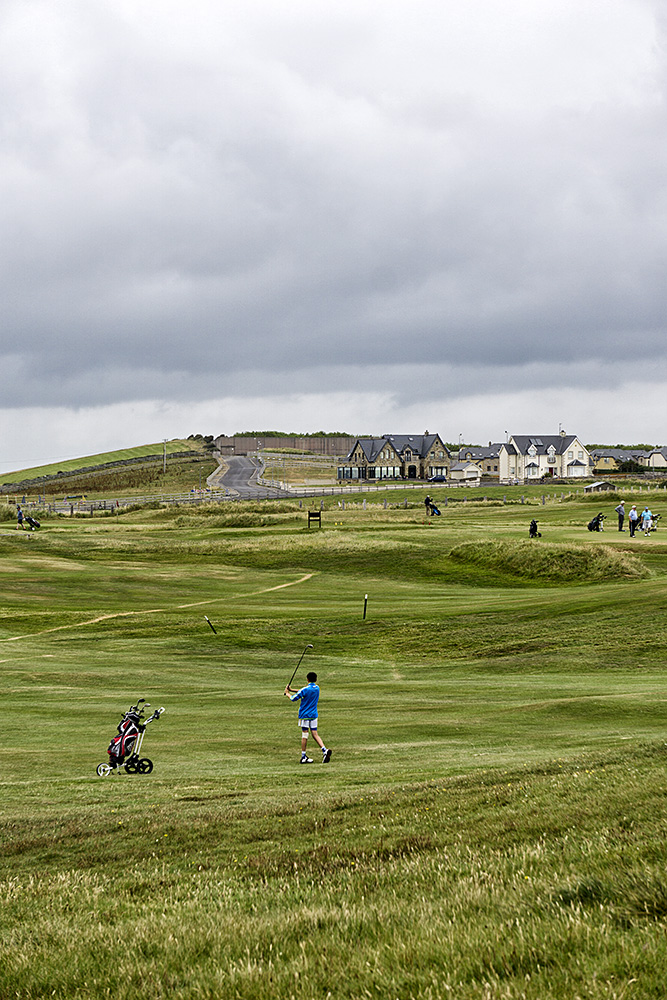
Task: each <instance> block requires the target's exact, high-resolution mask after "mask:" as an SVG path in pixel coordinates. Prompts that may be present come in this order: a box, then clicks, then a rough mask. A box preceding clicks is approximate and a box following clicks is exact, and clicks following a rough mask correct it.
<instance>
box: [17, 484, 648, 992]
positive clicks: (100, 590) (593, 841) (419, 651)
mask: <svg viewBox="0 0 667 1000" xmlns="http://www.w3.org/2000/svg"><path fill="white" fill-rule="evenodd" d="M645 497H646V501H645V502H649V503H650V504H651V506H652V507H653V509H654V510H656V509H657V510H660V504H661V502H662V499H663V497H664V491H661V492H656V493H655V494H645ZM413 499H414V498H411V501H412V500H413ZM642 499H644V497H642ZM600 504H602V506H600ZM593 505H595V506H596V508H597V509H605V505H606V507H609V508H610V510H611V508H612V507H613V504H610V503H609V501H608V500H607V499H606V498H605V499H604V500H600V498H596V499H595V501H594V502H592V501H590V500H589V499H588V498H586V499H583V498H581V499H576V498H573V499H569V500H566V499H563V500H561V498H560V494H558V496H556V495H554V496H552V497H550V498H549V499H548V501H547V502H545V504H542V503H541V502H540V501H539V499H538V498H537V497H535V496H533V497H532V505H531V504H521V503H520V502H519V499H518V498H514V499H513V502H512V503H506V504H503V503H502V502H500V501H498V500H492V501H488V502H486V503H485V502H483V501H480V502H477V503H473V502H468V501H467V502H466V503H463V502H456V503H454V502H452V503H451V504H449V505H448V506H447V507H444V505H443V508H444V509H443V516H442V517H441V518H431V519H427V518H425V516H424V513H423V509H419V503H418V502H417V503H414V502H413V503H412V506H410V505H408V506H405V504H403V503H402V498H400V499H396V498H394V499H393V500H391V499H390V500H389V501H388V504H387V507H385V506H384V500H383V498H382V497H380V498H378V499H377V500H376V502H375V503H373V504H371V503H370V502H369V503H368V504H367V505H366V508H365V509H364V507H363V505H362V503H361V501H360V502H359V503H356V504H355V503H352V502H350V503H347V504H346V507H345V509H343V507H342V505H341V504H340V502H338V501H336V500H333V499H328V500H327V501H326V504H325V511H324V516H323V523H324V528H323V529H322V530H317V529H311V530H310V531H309V530H308V529H307V527H306V518H305V512H304V511H303V510H300V509H299V507H298V505H297V504H296V503H295V502H276V503H268V502H267V503H262V504H255V505H252V504H238V505H233V506H229V505H218V506H215V505H208V506H204V507H202V508H199V509H197V510H190V509H182V510H181V509H179V508H169V509H167V508H162V509H155V510H143V511H134V512H130V513H125V514H122V515H120V516H117V517H114V518H105V519H103V518H100V519H97V520H96V519H89V520H77V519H69V520H68V519H57V518H53V519H46V520H44V522H43V527H42V529H41V530H40V531H39V532H35V533H32V534H30V533H22V532H17V531H15V530H13V529H8V528H7V529H5V530H2V531H0V556H1V557H2V563H3V570H4V573H3V580H4V587H3V597H2V619H1V620H0V669H1V670H2V681H3V683H2V688H1V691H0V698H1V700H2V718H3V740H2V742H1V744H0V795H1V801H2V815H1V825H0V830H1V836H2V846H3V853H2V873H1V876H0V898H1V899H2V902H3V907H2V911H1V913H2V915H1V916H0V941H1V942H2V955H3V957H2V960H1V961H0V996H1V997H5V996H7V997H21V998H25V1000H28V998H31V1000H32V998H37V997H47V996H55V997H62V998H70V997H74V998H79V997H81V998H83V997H91V998H93V997H94V998H96V997H106V996H108V997H114V998H126V997H127V998H129V997H130V996H133V995H134V994H135V993H137V992H138V991H139V992H141V993H142V995H143V996H145V997H148V998H162V997H165V998H166V997H177V998H184V1000H185V998H201V997H206V998H211V1000H213V998H219V997H223V998H226V997H230V998H232V997H234V998H236V997H242V998H249V1000H250V998H255V997H261V998H264V997H266V998H267V1000H268V998H280V1000H282V998H285V1000H287V998H290V997H292V996H295V997H296V996H299V997H322V998H326V997H327V996H330V997H332V998H338V997H343V998H354V1000H356V998H361V997H366V996H371V997H375V996H377V997H386V998H393V997H398V998H400V1000H409V998H412V997H419V998H422V997H423V998H440V997H455V998H478V997H479V998H489V1000H491V998H493V1000H495V998H506V997H507V998H517V1000H518V998H521V997H526V998H534V1000H544V998H551V997H554V998H556V997H558V998H563V1000H566V998H567V1000H569V998H573V997H575V996H580V997H594V998H597V997H600V998H602V997H605V998H607V997H608V998H612V997H619V998H620V997H624V998H628V1000H629V998H638V997H641V998H644V997H655V998H658V997H663V996H664V992H665V991H664V975H663V973H662V968H664V965H665V959H666V958H667V954H666V952H667V948H666V942H667V937H666V931H667V879H665V877H664V874H663V872H664V868H665V861H666V860H667V851H666V850H665V847H664V842H665V827H666V826H667V823H666V818H665V810H664V802H665V796H666V795H667V778H666V777H665V764H666V763H667V752H666V747H665V737H666V735H667V685H666V683H665V682H666V680H667V669H666V667H665V647H666V644H667V639H666V638H665V636H666V631H665V625H666V624H667V622H666V619H667V535H665V536H664V537H665V542H664V543H663V541H662V537H663V536H662V535H661V532H660V531H657V532H655V533H654V534H653V535H651V537H650V538H644V537H643V536H638V537H637V538H635V539H630V538H629V536H628V535H627V533H626V534H620V533H618V532H614V531H612V530H608V531H606V532H604V533H603V534H599V535H598V534H592V533H590V532H588V531H587V530H586V522H587V521H588V520H589V518H590V512H591V510H592V506H593ZM534 516H536V517H538V518H539V521H540V530H541V531H542V533H543V536H542V538H541V539H539V540H535V541H531V540H529V539H528V537H527V534H528V522H529V521H530V519H531V517H534ZM609 524H611V520H610V522H609ZM366 595H368V606H367V614H366V618H365V619H364V617H363V611H364V600H365V597H366ZM205 615H206V616H208V617H209V618H210V620H211V622H212V623H213V625H214V627H215V629H216V630H217V634H214V633H213V631H212V630H211V628H210V627H209V625H208V624H207V622H206V620H205V618H204V616H205ZM307 643H312V644H313V646H314V648H313V650H311V651H309V652H308V653H307V655H306V656H305V657H304V660H303V663H302V665H301V668H300V671H299V673H298V674H297V677H296V680H295V683H299V682H301V683H305V674H306V671H307V670H308V669H313V670H316V671H317V673H318V676H319V683H320V684H321V687H322V696H321V700H320V730H321V735H322V736H323V738H324V740H325V742H326V743H327V745H328V746H331V747H332V748H333V758H332V762H331V764H330V765H327V766H322V764H321V763H320V761H319V759H318V757H319V751H317V748H315V747H313V748H312V750H311V756H314V757H315V761H316V762H315V763H314V764H312V765H306V766H301V765H299V763H298V761H299V745H300V730H299V729H298V727H297V725H296V719H297V713H296V707H295V706H294V705H292V704H290V703H289V702H288V700H287V699H286V698H285V697H284V696H283V693H282V692H283V689H284V686H285V684H286V683H287V681H288V680H289V677H290V675H291V674H292V671H293V669H294V667H295V666H296V663H297V661H298V659H299V657H300V655H301V653H302V652H303V650H304V647H305V646H306V644H307ZM137 697H145V698H147V699H148V700H149V701H150V702H151V704H152V706H153V707H158V706H161V705H164V706H165V709H166V711H165V714H164V716H163V717H162V718H161V719H160V720H159V721H157V722H155V723H153V724H152V725H151V726H150V727H149V728H148V729H147V731H146V737H145V743H144V751H143V752H144V754H145V755H147V756H149V757H150V758H151V759H152V760H153V761H154V764H155V769H154V771H153V773H152V774H151V775H150V776H145V777H144V776H139V775H125V774H120V775H114V776H111V777H109V778H106V779H101V778H98V777H97V776H96V774H95V768H96V766H97V764H98V763H100V762H101V761H103V760H105V759H106V747H107V744H108V742H109V740H110V739H111V737H112V736H113V735H114V732H115V727H116V724H117V722H118V720H119V718H120V714H121V712H122V711H124V710H125V709H126V708H127V707H128V706H129V704H130V703H131V702H133V701H135V700H136V698H137ZM315 751H317V752H315Z"/></svg>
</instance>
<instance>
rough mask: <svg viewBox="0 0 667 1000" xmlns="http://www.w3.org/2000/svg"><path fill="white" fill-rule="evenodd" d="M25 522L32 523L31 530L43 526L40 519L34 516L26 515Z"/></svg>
mask: <svg viewBox="0 0 667 1000" xmlns="http://www.w3.org/2000/svg"><path fill="white" fill-rule="evenodd" d="M25 523H26V524H28V525H30V530H31V531H34V530H35V528H41V524H40V523H39V521H36V520H35V518H34V517H26V519H25Z"/></svg>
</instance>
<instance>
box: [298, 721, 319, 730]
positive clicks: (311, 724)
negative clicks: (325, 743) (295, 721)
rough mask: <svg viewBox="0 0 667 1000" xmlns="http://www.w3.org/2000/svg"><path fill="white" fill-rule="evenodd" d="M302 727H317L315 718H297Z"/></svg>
mask: <svg viewBox="0 0 667 1000" xmlns="http://www.w3.org/2000/svg"><path fill="white" fill-rule="evenodd" d="M299 725H300V726H301V728H302V729H317V719H299Z"/></svg>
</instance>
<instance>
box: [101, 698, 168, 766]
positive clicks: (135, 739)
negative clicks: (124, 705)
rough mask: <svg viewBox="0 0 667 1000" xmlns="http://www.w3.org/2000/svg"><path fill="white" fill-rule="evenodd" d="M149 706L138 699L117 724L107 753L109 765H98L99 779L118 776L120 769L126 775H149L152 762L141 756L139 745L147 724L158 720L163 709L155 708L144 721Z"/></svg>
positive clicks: (141, 699) (142, 739)
mask: <svg viewBox="0 0 667 1000" xmlns="http://www.w3.org/2000/svg"><path fill="white" fill-rule="evenodd" d="M147 708H150V705H149V704H148V702H147V701H146V700H145V699H144V698H140V699H139V701H138V702H137V704H136V705H130V707H129V708H128V710H127V712H126V713H125V714H124V715H123V717H122V719H121V720H120V722H119V724H118V735H117V736H114V738H113V739H112V741H111V743H110V744H109V747H108V749H107V753H108V754H109V763H108V764H107V763H104V764H98V766H97V773H98V775H99V776H100V778H106V777H107V775H109V774H111V773H112V772H113V771H115V772H116V773H117V774H120V769H121V767H124V768H125V773H126V774H150V773H151V771H152V770H153V761H152V760H149V759H148V757H142V756H141V745H142V743H143V742H144V732H145V731H146V726H147V725H148V723H149V722H153V720H154V719H159V718H160V716H161V715H162V713H163V712H164V708H156V709H155V711H154V712H153V714H152V715H149V716H148V718H147V719H144V717H143V715H144V712H145V711H146V709H147Z"/></svg>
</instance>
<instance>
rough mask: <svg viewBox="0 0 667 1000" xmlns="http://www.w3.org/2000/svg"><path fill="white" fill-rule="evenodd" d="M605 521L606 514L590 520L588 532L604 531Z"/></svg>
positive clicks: (597, 515)
mask: <svg viewBox="0 0 667 1000" xmlns="http://www.w3.org/2000/svg"><path fill="white" fill-rule="evenodd" d="M603 521H604V514H596V515H595V517H594V518H592V520H590V521H589V522H588V526H587V527H588V530H589V531H604V525H603V523H602V522H603Z"/></svg>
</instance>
